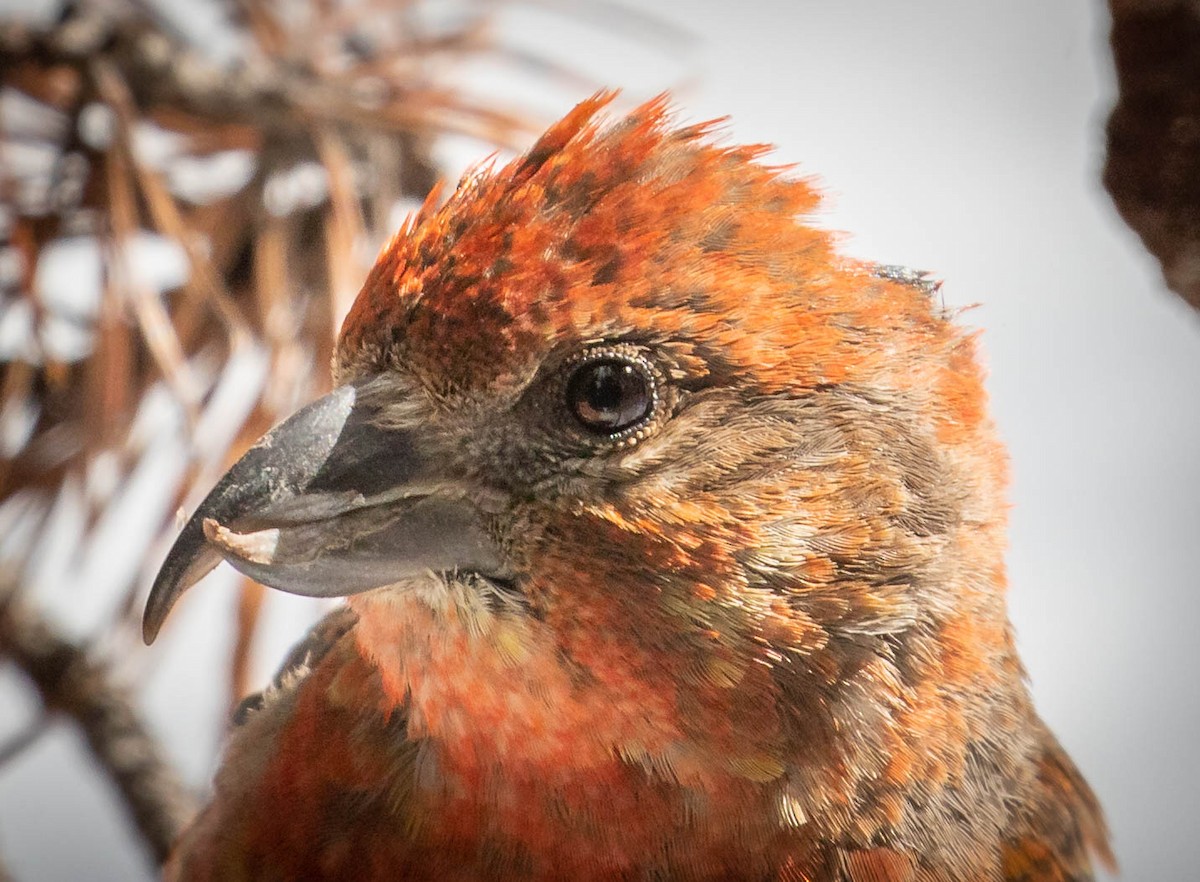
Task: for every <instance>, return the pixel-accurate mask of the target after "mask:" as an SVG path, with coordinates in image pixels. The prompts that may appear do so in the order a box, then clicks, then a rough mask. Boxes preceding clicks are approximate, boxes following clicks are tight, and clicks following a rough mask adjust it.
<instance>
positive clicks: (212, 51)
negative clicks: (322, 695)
mask: <svg viewBox="0 0 1200 882" xmlns="http://www.w3.org/2000/svg"><path fill="white" fill-rule="evenodd" d="M56 22H58V23H57V24H56ZM18 23H22V24H18ZM1108 30H1109V19H1108V12H1107V10H1106V9H1105V8H1104V7H1103V6H1102V5H1101V4H1099V3H1096V2H1087V0H1058V2H1055V3H1045V2H1044V0H1012V2H1008V3H988V4H983V3H961V2H953V0H910V2H907V3H893V2H889V0H844V2H841V3H836V4H834V3H827V2H820V0H794V2H791V3H782V2H775V0H742V2H739V3H727V2H724V0H690V2H682V0H681V2H672V0H662V2H656V3H655V4H653V5H651V4H641V5H637V6H636V7H635V6H634V5H633V4H632V3H631V4H630V5H629V6H623V5H620V4H617V3H613V2H603V0H601V2H580V3H568V2H565V0H564V2H558V0H527V2H512V3H502V4H501V3H495V4H489V3H484V2H465V0H464V2H416V0H413V2H408V0H393V2H381V0H359V2H321V0H311V2H309V0H294V2H292V0H278V2H268V0H241V2H233V0H230V2H222V0H205V2H200V0H188V2H185V0H177V2H170V0H95V2H82V3H77V4H75V5H74V8H73V11H71V12H70V14H69V15H67V16H66V17H65V18H64V17H63V5H62V4H60V3H53V2H34V0H0V61H2V62H3V63H0V84H2V85H3V90H2V91H0V290H2V291H3V297H4V299H3V304H2V306H0V360H2V361H3V362H4V374H3V379H2V381H0V452H2V453H3V457H4V458H3V465H2V466H0V487H2V488H3V497H2V502H0V608H3V609H4V610H5V613H4V617H3V620H0V862H2V864H3V866H4V867H6V868H7V871H8V872H9V873H10V874H11V875H12V877H13V878H15V879H18V880H42V879H89V880H136V879H150V878H153V877H154V870H153V866H154V859H155V858H154V856H155V853H156V850H161V840H162V839H163V838H164V836H165V835H166V831H165V830H164V829H162V823H159V825H158V826H157V827H156V826H155V822H154V820H153V818H149V817H141V816H139V815H138V813H137V812H136V811H134V812H132V813H131V811H130V810H129V805H130V804H131V802H130V801H131V800H132V801H133V803H134V804H136V803H137V800H138V799H145V800H148V803H147V805H145V806H144V808H145V813H146V814H147V815H153V814H154V813H155V812H156V811H160V812H161V817H166V818H168V819H170V818H172V817H181V816H183V815H184V814H186V813H187V811H188V810H189V803H190V800H191V799H192V798H193V796H192V794H194V793H203V789H204V788H205V787H206V786H207V783H208V781H209V778H210V776H211V774H212V771H213V769H214V766H215V763H216V761H217V757H218V751H219V748H220V743H221V738H222V732H223V728H224V725H225V721H226V719H227V714H228V710H229V707H230V706H231V703H233V702H235V701H236V700H237V699H238V698H240V696H241V694H242V693H244V692H245V691H246V690H253V689H256V688H258V687H260V686H261V685H262V684H263V683H264V682H265V680H266V679H267V678H268V677H269V676H270V673H271V672H272V671H273V669H274V667H275V665H277V664H278V662H279V661H280V659H282V657H283V655H284V654H285V652H286V649H287V647H288V645H289V644H290V643H291V642H292V641H294V640H295V639H297V638H298V637H299V636H300V635H301V634H302V632H303V630H304V628H305V626H306V625H307V624H308V623H309V622H310V621H311V620H312V619H313V618H314V617H315V616H317V615H318V614H319V612H320V610H321V607H320V606H319V604H317V603H316V602H314V601H307V600H303V599H300V598H295V597H289V596H285V595H282V594H271V595H269V596H266V597H263V596H262V595H261V594H260V593H259V592H258V591H256V590H255V589H253V588H251V587H247V586H245V585H243V584H242V582H241V581H240V579H239V578H237V577H236V576H235V575H234V574H233V573H232V571H230V570H228V568H226V567H224V566H223V567H221V568H220V569H218V570H217V571H216V572H214V574H213V575H212V576H210V577H209V578H208V579H207V581H206V583H205V584H203V585H201V586H199V587H197V588H196V589H194V590H193V591H191V592H189V594H188V596H187V597H186V598H185V600H184V602H183V603H182V604H181V605H180V606H179V607H178V608H177V610H176V612H175V613H174V615H173V616H172V618H171V619H170V620H169V622H168V624H167V627H166V629H165V630H164V632H163V634H162V636H161V637H160V639H159V640H158V642H157V643H155V645H154V646H153V647H151V648H146V647H144V646H142V644H141V641H140V635H139V630H138V620H139V617H140V610H141V604H142V602H143V599H144V596H145V592H146V590H147V588H148V584H149V580H150V579H151V578H152V577H153V574H154V572H155V570H156V568H157V564H158V562H159V561H160V560H161V558H162V556H163V554H164V553H165V551H166V547H167V544H168V543H169V541H170V538H171V537H172V535H173V534H174V531H175V512H176V510H177V509H179V508H180V507H181V506H182V507H183V508H184V509H186V510H190V508H191V506H192V505H194V504H195V502H196V501H197V500H198V496H199V494H201V493H202V492H203V491H204V490H205V489H207V487H208V486H210V485H211V482H212V481H213V480H214V479H215V477H216V476H217V475H219V474H220V472H221V471H222V470H223V468H224V467H225V466H226V465H227V464H228V462H229V461H230V460H231V459H232V458H234V456H235V455H236V453H237V451H238V450H240V449H241V447H242V446H243V445H244V444H246V443H247V442H248V441H250V440H252V439H253V438H254V437H255V436H256V435H257V434H259V433H260V432H261V431H262V430H263V429H265V428H266V427H268V426H269V425H270V424H272V423H273V422H275V421H276V420H277V419H279V418H280V417H282V416H284V415H286V414H287V413H289V412H290V411H291V410H293V409H295V408H296V407H297V406H299V405H300V404H301V403H303V402H304V401H306V400H308V399H310V398H312V397H314V396H315V395H316V394H318V393H319V392H321V391H322V390H323V389H324V388H326V387H327V385H328V375H327V364H328V359H329V351H330V350H329V346H330V341H331V339H332V335H333V333H334V330H335V329H336V326H337V324H338V322H339V321H340V317H341V315H342V314H343V313H344V310H345V309H346V308H347V307H348V304H349V302H350V300H352V298H353V296H354V293H355V292H356V290H357V286H358V284H359V282H360V281H361V278H362V276H363V274H364V273H365V271H366V269H367V267H369V265H370V262H371V260H372V258H373V256H374V254H375V252H376V251H377V249H378V248H379V246H380V244H381V243H382V241H383V238H384V237H385V236H386V235H387V234H388V233H389V232H390V231H391V230H393V229H394V228H395V227H396V226H397V225H398V224H399V222H400V220H401V219H402V218H403V216H404V214H405V212H406V211H407V210H408V209H410V208H411V207H412V206H413V205H414V204H415V201H416V200H418V199H419V198H420V197H421V196H422V195H423V194H424V192H425V191H426V190H427V189H428V187H429V186H430V184H431V183H432V181H433V180H434V179H435V178H437V177H439V176H443V177H447V178H449V179H450V180H452V181H453V180H454V179H456V178H457V176H458V175H459V174H460V173H461V172H462V171H463V169H465V168H466V167H467V166H468V165H470V164H471V163H473V162H476V161H478V160H480V159H482V158H483V157H484V156H486V155H487V154H489V153H490V152H492V151H493V150H496V149H499V150H501V151H502V152H506V151H511V150H514V149H519V148H521V147H523V146H526V145H528V144H529V143H530V142H531V141H532V139H533V137H534V136H535V135H536V133H537V131H538V130H540V128H542V127H543V126H544V125H545V124H546V123H548V122H550V121H551V120H553V119H554V118H556V117H557V116H558V115H560V114H561V113H563V112H564V111H566V110H567V109H568V108H569V107H570V106H571V105H573V104H574V103H575V102H576V101H578V100H579V99H580V98H582V97H584V96H586V95H587V94H589V93H590V92H591V91H593V90H594V89H595V88H597V87H599V86H602V85H603V86H614V87H621V88H623V89H625V90H626V91H625V95H624V98H623V100H624V102H625V105H626V106H628V105H631V104H633V103H635V102H637V101H639V100H641V99H644V98H646V97H649V96H650V95H652V94H654V93H657V92H659V91H661V90H663V89H671V90H672V91H673V92H674V93H675V98H676V102H677V105H678V107H679V114H680V118H681V119H683V120H692V121H695V120H702V119H707V118H711V117H717V116H725V115H728V116H729V117H730V121H729V123H728V125H727V127H726V132H727V137H728V138H729V139H730V140H736V141H739V142H770V143H773V144H775V145H776V151H775V153H774V154H773V157H772V159H773V161H776V162H779V163H797V164H798V166H799V171H800V172H801V173H803V174H806V175H816V176H818V177H819V178H820V180H821V181H822V182H823V187H824V190H825V193H826V194H827V202H826V205H825V208H824V210H823V212H822V218H821V220H822V221H823V223H825V224H826V225H827V226H829V227H831V228H833V229H837V230H841V231H845V237H844V248H845V250H847V251H848V252H850V253H852V254H854V255H857V256H861V257H863V258H868V259H871V260H874V261H878V262H882V263H892V264H903V265H906V266H909V267H913V268H916V269H921V270H927V271H930V272H931V273H932V274H934V275H935V276H936V277H938V278H941V279H943V280H944V282H945V284H944V287H943V288H942V294H943V296H944V298H945V301H946V302H947V303H948V304H950V305H953V306H970V305H975V304H978V306H976V307H975V308H974V309H972V310H970V311H968V312H967V313H966V314H965V315H964V317H963V321H965V322H968V323H970V324H972V325H974V326H977V327H980V328H982V329H984V331H985V333H984V337H983V341H984V350H985V353H986V358H987V362H988V366H989V369H990V380H989V388H990V392H991V397H992V406H993V411H994V415H995V418H996V421H997V422H998V424H999V426H1000V431H1001V433H1002V435H1003V437H1004V439H1005V440H1006V442H1007V443H1008V445H1009V450H1010V452H1011V456H1012V463H1013V487H1012V494H1011V495H1012V502H1013V509H1012V526H1011V546H1012V547H1011V553H1010V555H1009V564H1010V573H1011V584H1012V590H1011V595H1010V606H1011V614H1012V618H1013V621H1014V623H1015V626H1016V629H1017V634H1018V639H1019V644H1020V649H1021V652H1022V655H1023V658H1024V660H1025V663H1026V665H1027V667H1028V671H1029V675H1030V677H1031V680H1032V683H1033V691H1034V694H1035V697H1036V700H1037V703H1038V706H1039V708H1040V710H1041V712H1042V714H1043V716H1044V717H1045V718H1046V719H1047V720H1048V721H1049V723H1050V724H1051V726H1052V727H1053V728H1054V729H1055V730H1056V732H1057V733H1058V735H1059V736H1060V738H1061V740H1062V741H1063V742H1064V744H1065V745H1066V747H1067V748H1068V750H1069V751H1070V752H1071V754H1072V755H1073V756H1074V757H1075V759H1076V760H1077V762H1078V763H1079V765H1080V766H1081V768H1082V769H1083V771H1084V773H1085V774H1086V775H1087V777H1088V778H1089V779H1090V781H1091V782H1092V784H1093V785H1094V787H1095V789H1096V790H1097V792H1098V793H1099V795H1100V798H1101V800H1102V802H1103V804H1104V805H1105V807H1106V809H1107V812H1108V816H1109V820H1110V823H1111V826H1112V828H1113V832H1114V838H1115V847H1116V852H1117V855H1118V858H1119V859H1120V861H1121V863H1122V866H1123V878H1125V879H1129V880H1143V882H1156V880H1177V879H1187V878H1194V877H1195V868H1196V867H1197V866H1200V759H1198V757H1197V753H1196V748H1195V747H1194V744H1195V743H1196V741H1197V740H1198V739H1197V731H1198V728H1200V727H1198V724H1200V687H1198V686H1197V681H1196V677H1195V667H1196V664H1197V653H1196V650H1195V643H1196V640H1195V636H1194V630H1195V623H1196V622H1197V621H1200V590H1197V589H1200V585H1198V584H1197V567H1196V565H1195V562H1194V558H1195V555H1194V546H1193V544H1192V543H1194V542H1196V541H1197V540H1198V538H1200V456H1198V455H1197V454H1198V452H1200V394H1198V392H1197V388H1198V385H1200V315H1198V314H1196V313H1195V312H1193V311H1191V310H1189V308H1188V306H1187V305H1186V304H1185V303H1184V302H1183V300H1182V299H1180V298H1179V297H1177V296H1175V295H1174V294H1172V293H1170V292H1169V291H1168V290H1167V288H1166V286H1165V284H1164V282H1163V278H1162V274H1161V271H1160V268H1159V265H1158V263H1157V262H1156V261H1155V260H1154V259H1153V258H1151V257H1150V256H1149V255H1148V254H1147V253H1146V252H1145V251H1144V250H1143V248H1142V246H1141V244H1140V243H1139V241H1138V239H1137V237H1136V236H1135V235H1134V234H1133V233H1132V232H1130V230H1129V229H1128V228H1127V227H1125V225H1124V224H1123V223H1122V222H1121V220H1120V218H1119V217H1118V216H1117V214H1116V211H1115V210H1114V208H1113V205H1112V202H1111V200H1110V198H1109V196H1108V195H1107V194H1106V193H1105V191H1104V190H1103V188H1102V186H1101V183H1100V181H1101V170H1102V166H1103V162H1104V125H1105V120H1106V117H1107V114H1108V112H1109V110H1110V108H1111V106H1112V103H1113V100H1114V97H1115V85H1114V76H1113V70H1112V62H1111V56H1110V53H1109V49H1108V42H1107V40H1108ZM15 662H16V663H15ZM46 700H49V701H50V706H46V704H45V701H46ZM105 727H107V728H108V730H110V731H108V734H107V735H106V734H105V731H104V730H105ZM114 732H115V733H116V736H115V739H114V738H111V737H109V736H112V735H113V733H114ZM106 751H107V753H106ZM98 753H99V754H100V755H102V756H105V757H106V761H111V762H110V766H111V768H112V769H115V770H116V772H115V773H113V772H112V771H111V770H110V772H109V773H105V772H104V771H101V770H100V767H99V766H98V764H97V761H96V756H97V754H98ZM168 826H169V825H168ZM156 843H159V844H157V845H156ZM3 875H4V871H3V870H2V869H0V878H2V877H3Z"/></svg>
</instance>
